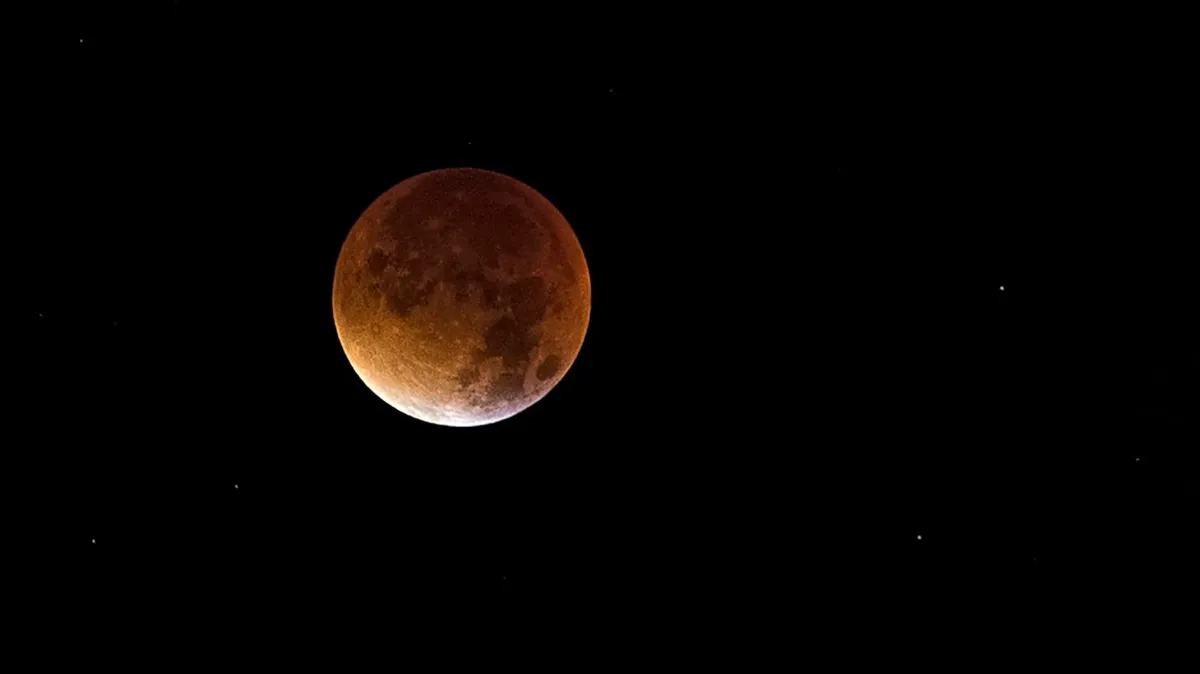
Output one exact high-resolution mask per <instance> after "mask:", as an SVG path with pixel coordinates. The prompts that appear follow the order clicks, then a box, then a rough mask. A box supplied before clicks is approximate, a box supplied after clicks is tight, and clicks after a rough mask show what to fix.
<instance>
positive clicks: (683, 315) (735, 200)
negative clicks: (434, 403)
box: [6, 2, 1200, 658]
mask: <svg viewBox="0 0 1200 674" xmlns="http://www.w3.org/2000/svg"><path fill="white" fill-rule="evenodd" d="M289 12H290V13H289ZM344 14H345V15H343V14H342V13H338V14H336V15H328V16H327V15H325V14H320V13H316V12H313V13H308V14H306V13H304V11H299V10H296V11H293V10H288V12H282V11H274V10H273V11H270V12H268V11H266V10H243V11H242V12H241V13H230V12H227V11H225V10H217V9H210V8H204V7H201V6H199V3H190V2H174V3H159V4H157V5H154V9H152V10H148V9H144V8H143V9H139V10H137V11H134V10H121V11H114V10H112V9H105V8H102V7H98V8H91V9H88V10H86V11H81V12H79V13H78V14H77V15H75V16H74V19H73V22H72V27H71V28H70V29H69V30H67V29H64V30H63V31H62V32H61V33H60V34H59V35H58V36H57V39H56V41H54V42H53V44H42V45H40V46H39V47H38V49H37V51H36V54H37V57H36V58H31V59H30V63H31V65H29V66H28V67H23V68H22V69H21V72H19V73H18V74H17V76H16V79H15V80H14V86H15V87H18V88H19V91H20V92H21V95H20V96H17V97H15V98H14V99H13V100H15V101H18V102H19V103H18V104H16V105H15V106H14V107H15V108H16V109H15V111H14V112H15V115H16V120H17V121H16V122H14V126H13V128H14V129H20V130H21V133H19V134H17V137H15V138H14V139H13V144H14V147H13V148H12V152H11V153H10V157H15V158H16V159H17V161H18V163H19V165H20V166H22V167H23V170H22V171H21V175H20V176H19V177H18V178H17V181H18V186H19V187H20V189H18V190H16V192H17V194H16V195H15V196H14V197H13V198H14V199H15V200H16V202H17V206H18V209H19V212H21V213H24V214H26V215H25V216H24V217H23V218H22V219H21V220H20V221H19V224H10V229H9V231H10V236H11V235H12V234H15V236H16V237H17V241H16V244H15V245H13V246H12V247H11V248H9V249H8V250H9V258H10V260H11V261H13V262H15V263H16V264H15V265H14V264H10V265H9V267H10V268H11V269H14V270H17V273H16V274H15V275H14V278H13V280H12V281H10V285H9V297H10V298H12V301H11V302H10V310H9V314H10V316H11V318H12V319H13V323H12V325H13V327H12V328H11V329H10V330H11V332H12V333H13V334H15V335H16V336H17V337H16V342H15V343H16V346H15V347H13V346H10V359H11V361H12V362H14V363H15V372H16V376H15V377H14V378H11V380H12V381H14V382H15V384H16V386H15V388H14V389H13V390H12V394H13V396H14V399H15V400H16V401H17V402H16V405H17V407H16V410H15V414H14V416H13V422H12V425H13V428H14V430H13V431H12V432H13V433H14V435H11V436H10V442H9V447H10V454H15V455H17V457H18V458H16V459H15V467H14V470H13V471H12V472H10V473H8V474H7V475H6V478H7V482H9V483H11V484H12V485H13V486H14V488H15V493H16V494H18V497H17V500H18V503H19V507H18V508H17V509H16V510H15V511H14V512H15V514H16V518H17V528H18V529H19V531H20V533H21V534H22V535H28V538H29V540H30V541H31V542H30V544H29V545H28V546H24V549H25V550H28V551H29V554H28V555H26V556H25V557H24V558H25V559H28V560H29V561H30V570H29V572H28V576H27V578H28V583H27V585H28V587H30V588H31V589H32V591H33V592H34V593H37V594H41V595H42V596H44V597H45V598H46V599H45V601H42V602H39V604H40V609H39V610H40V613H39V616H40V618H39V619H40V620H45V621H53V620H69V621H70V623H71V625H72V626H73V628H75V629H77V630H78V633H79V634H83V635H87V636H86V638H88V639H92V640H95V641H106V639H105V636H104V635H106V634H107V633H108V631H109V630H119V629H134V628H133V627H131V626H132V625H139V626H140V627H138V628H137V629H145V630H148V632H146V633H147V634H151V633H152V634H154V635H156V636H161V637H163V638H164V639H174V638H175V637H174V636H172V635H175V634H185V633H186V634H191V635H196V634H201V633H203V634H211V635H212V637H211V638H212V639H213V640H214V641H216V642H220V643H226V642H229V643H233V644H241V645H242V646H244V647H246V648H252V649H256V648H257V649H265V648H269V646H267V644H276V643H283V642H282V640H283V639H284V638H285V637H287V638H305V637H307V636H311V635H321V640H322V641H321V643H322V644H326V645H324V646H322V647H321V649H322V652H325V650H328V652H329V653H331V654H332V655H329V657H331V658H337V657H339V656H337V655H336V653H338V652H341V651H340V650H339V649H341V648H344V647H345V645H346V644H349V643H352V642H354V643H360V642H361V643H363V644H367V645H371V644H384V643H390V641H388V640H390V639H394V638H395V637H394V635H395V634H397V633H408V630H409V626H410V625H411V624H413V623H422V624H426V626H428V624H429V622H430V618H429V616H430V610H433V609H429V610H427V609H426V608H425V607H433V606H436V607H438V608H437V610H443V611H449V612H451V613H458V614H467V615H470V616H474V617H482V618H483V619H484V620H485V621H487V622H489V623H491V624H494V625H501V626H504V628H505V629H509V630H512V631H513V633H514V634H518V633H521V632H522V630H525V634H526V635H528V634H530V633H536V634H539V635H543V637H544V638H549V637H551V636H553V638H554V639H555V641H556V643H560V644H561V643H576V640H580V641H579V643H582V642H583V641H586V640H587V639H588V638H590V637H588V636H586V635H591V636H592V637H594V636H595V635H597V634H613V635H616V634H623V636H620V637H616V636H614V637H613V638H616V639H618V640H619V641H622V642H623V643H631V642H637V641H639V640H649V641H654V642H658V641H659V640H662V639H667V638H669V637H668V635H674V636H678V635H684V634H692V633H695V632H694V630H703V629H713V627H712V625H714V624H715V623H716V622H719V621H720V620H721V619H722V618H724V619H727V618H728V617H729V616H730V615H741V614H743V613H748V614H753V615H759V616H765V615H779V616H786V621H784V622H776V621H774V620H772V621H768V622H770V623H771V628H770V629H764V630H762V631H757V633H758V634H759V636H761V637H763V638H767V637H768V636H769V635H770V634H772V633H774V632H775V631H776V630H778V631H781V632H784V633H787V632H789V631H790V632H794V633H795V634H799V635H801V636H798V637H796V638H798V639H811V640H821V641H824V642H825V643H834V644H844V645H847V646H850V645H852V644H854V643H855V642H856V639H858V638H861V635H862V634H864V633H869V634H871V635H873V636H877V637H878V641H877V642H876V643H878V644H880V648H881V649H882V652H885V653H890V652H896V651H897V649H904V648H918V649H919V648H921V647H922V644H928V643H932V642H935V641H939V640H945V639H950V638H954V639H956V640H957V639H958V638H959V637H962V638H967V639H969V638H972V635H973V634H975V632H976V631H977V630H978V631H980V632H992V633H994V632H995V631H996V630H997V629H999V630H1014V633H1019V634H1020V636H1019V637H1014V638H1020V639H1023V640H1034V639H1039V638H1050V637H1049V636H1048V635H1052V634H1053V633H1054V630H1055V629H1056V628H1055V625H1056V621H1057V620H1065V618H1063V616H1065V615H1072V616H1076V615H1085V614H1091V615H1096V614H1097V613H1096V612H1101V613H1103V612H1104V611H1106V610H1114V607H1126V606H1132V605H1135V604H1137V602H1142V601H1146V600H1147V598H1153V597H1163V596H1168V595H1170V594H1171V593H1172V592H1173V591H1174V588H1175V585H1174V583H1175V582H1176V579H1177V578H1178V577H1179V576H1180V575H1181V574H1182V572H1183V570H1184V569H1186V568H1188V567H1189V566H1191V565H1192V564H1193V563H1194V561H1195V558H1194V554H1193V553H1191V552H1190V550H1191V548H1192V547H1193V546H1192V545H1191V544H1190V543H1191V542H1194V533H1191V532H1189V524H1194V522H1192V519H1193V518H1189V517H1188V516H1187V514H1188V513H1190V512H1194V511H1195V494H1196V487H1197V482H1196V479H1195V475H1196V468H1197V462H1196V459H1195V448H1196V446H1197V445H1196V443H1195V439H1196V433H1195V426H1196V424H1195V421H1196V419H1195V412H1196V409H1197V408H1196V402H1197V396H1196V392H1197V383H1198V380H1197V373H1198V371H1200V351H1198V350H1197V344H1200V335H1197V331H1196V327H1195V325H1196V321H1195V320H1194V314H1195V307H1196V304H1197V294H1196V280H1195V276H1196V275H1195V265H1194V255H1193V254H1191V252H1190V251H1189V249H1188V248H1187V247H1186V246H1185V245H1184V242H1185V239H1186V236H1185V234H1186V230H1187V229H1188V228H1189V227H1190V225H1191V222H1192V221H1193V220H1194V218H1191V217H1184V215H1183V213H1185V212H1186V211H1183V210H1181V208H1180V206H1179V204H1178V200H1177V197H1178V195H1180V194H1181V193H1182V190H1183V189H1184V186H1185V182H1184V178H1183V174H1182V173H1181V172H1179V171H1177V170H1176V169H1175V168H1173V165H1172V164H1171V161H1170V156H1171V155H1172V153H1173V152H1174V150H1172V149H1171V148H1172V147H1174V146H1175V145H1174V144H1175V141H1176V136H1175V135H1174V134H1175V131H1174V130H1173V129H1174V128H1175V127H1174V123H1175V122H1178V121H1180V118H1179V117H1178V115H1179V114H1180V113H1179V112H1178V111H1179V109H1180V108H1179V102H1180V101H1181V100H1182V99H1181V98H1180V93H1179V92H1178V91H1177V90H1176V88H1175V87H1173V86H1171V85H1170V82H1171V81H1172V80H1171V78H1170V76H1169V75H1168V74H1165V73H1164V71H1162V70H1161V69H1159V68H1156V67H1153V64H1155V63H1161V62H1163V61H1165V60H1169V59H1170V54H1168V53H1165V52H1164V53H1158V52H1154V53H1150V55H1149V56H1145V60H1144V61H1142V60H1135V59H1127V58H1124V57H1123V56H1120V55H1116V56H1113V57H1111V58H1107V57H1100V56H1097V57H1096V58H1095V59H1091V60H1087V61H1085V62H1081V61H1079V60H1077V59H1074V57H1072V56H1071V54H1072V53H1074V52H1070V51H1069V50H1064V51H1061V52H1060V50H1059V49H1058V48H1057V47H1055V46H1054V44H1053V41H1050V42H1047V43H1045V44H1042V43H1037V42H1036V41H1034V42H1033V43H1031V44H1036V45H1037V46H1036V47H1035V46H1030V47H1029V49H1031V50H1036V53H1037V57H1036V58H1035V57H1033V56H1028V57H1027V58H1026V59H1024V60H1023V59H1017V58H1012V57H1011V55H1010V54H1009V52H1006V51H1004V50H1002V49H998V50H989V49H981V50H980V51H979V53H978V54H975V53H972V54H970V56H969V57H968V56H962V57H961V58H958V57H956V58H944V53H942V52H937V51H936V50H934V53H931V54H925V53H923V52H922V50H919V49H914V50H912V55H911V56H909V55H908V54H909V53H910V52H903V53H904V54H905V58H880V57H878V55H876V54H874V53H873V52H872V53H871V54H870V55H868V54H867V53H866V52H864V51H861V50H855V49H846V48H840V49H838V48H832V47H830V48H827V47H829V46H828V45H824V44H822V46H820V47H817V46H811V45H809V44H808V43H805V45H804V46H796V45H795V43H796V40H786V39H761V40H760V39H750V37H748V36H747V34H745V33H743V32H739V30H738V29H737V28H736V26H733V25H731V26H728V27H726V28H724V29H723V31H724V32H722V33H721V35H723V36H724V37H721V38H720V39H718V38H717V37H714V36H713V35H712V34H710V33H705V32H704V31H701V30H698V29H696V30H694V29H693V28H695V27H690V28H687V27H677V29H676V30H674V31H667V32H662V31H663V30H666V29H665V28H657V27H651V26H650V24H647V25H646V27H645V28H644V30H634V29H630V28H629V24H630V22H629V21H628V20H627V19H622V18H620V17H600V18H592V19H589V20H588V21H582V20H580V21H575V20H572V21H570V22H569V23H570V28H564V29H562V30H561V31H559V32H558V33H559V34H557V35H550V36H547V35H545V34H543V33H539V32H535V31H532V30H531V29H529V30H526V31H524V32H522V31H517V30H512V31H500V30H493V29H491V28H489V27H487V26H486V25H485V26H484V27H482V28H474V29H471V30H468V29H465V28H464V29H463V31H462V32H457V31H453V35H450V34H447V33H446V32H444V29H439V30H429V31H426V30H424V29H423V28H422V26H423V25H424V24H423V23H422V22H423V21H424V20H425V17H424V16H422V17H416V16H415V15H414V16H411V17H402V16H391V15H376V14H374V13H372V12H369V11H363V12H361V13H359V14H353V15H352V14H350V13H349V12H345V13H344ZM507 19H508V20H510V21H511V20H513V17H511V16H510V17H507ZM482 23H483V24H487V23H488V22H487V21H484V22H482ZM585 24H586V26H587V28H586V29H585V28H584V25H585ZM438 25H439V26H441V25H443V24H438ZM655 25H657V24H655ZM689 25H690V24H689ZM618 27H624V28H625V29H626V30H617V28H618ZM655 36H657V37H655ZM664 36H666V37H664ZM967 42H970V40H967ZM448 44H453V45H455V47H454V48H449V47H447V45H448ZM959 46H960V47H961V46H962V45H959ZM1159 48H1160V49H1164V50H1166V49H1169V45H1168V46H1160V47H1159ZM29 53H30V54H34V53H35V52H34V51H33V50H31V51H30V52H29ZM955 53H956V54H957V53H959V52H955ZM1022 53H1033V52H1022ZM33 64H36V65H33ZM1133 102H1136V104H1135V103H1133ZM450 166H475V167H480V168H487V169H491V170H495V171H499V172H502V173H506V174H508V175H511V176H513V177H515V178H517V179H519V180H521V181H523V182H525V183H527V184H529V185H531V186H533V187H534V188H535V189H537V190H538V191H539V192H541V193H542V194H543V195H545V196H546V197H547V198H548V199H549V200H550V201H551V202H553V203H554V204H555V205H556V206H557V207H558V208H559V210H560V211H562V212H563V214H564V215H565V216H566V218H567V220H568V221H569V222H570V223H571V225H572V226H573V227H574V229H575V231H576V233H577V235H578V237H579V239H580V242H581V244H582V246H583V249H584V253H585V255H586V256H587V260H588V264H589V268H590V271H591V275H592V286H593V310H592V317H591V324H590V327H589V331H588V335H587V338H586V340H585V342H584V346H583V349H582V351H581V353H580V355H579V358H578V360H577V361H576V363H575V365H574V366H573V368H572V369H571V370H570V372H569V373H568V374H567V376H566V377H565V378H564V380H563V381H562V382H561V383H560V384H559V385H558V387H557V388H556V389H555V390H554V391H552V392H551V394H550V395H548V396H547V397H546V398H545V399H544V400H542V401H540V402H539V403H537V404H536V405H534V406H533V407H531V408H529V409H528V410H527V411H526V412H523V413H522V414H520V415H518V416H517V417H514V418H512V419H510V420H507V421H504V422H502V423H500V424H495V425H492V426H486V427H480V428H476V429H450V428H441V427H435V426H431V425H428V424H424V423H422V422H418V421H416V420H413V419H409V418H407V417H405V416H403V415H401V414H400V413H398V412H396V411H395V410H393V409H392V408H390V407H388V406H387V405H386V404H384V403H383V402H382V401H380V400H379V399H377V398H375V397H374V396H373V394H371V393H370V392H369V391H368V390H367V389H366V387H365V386H363V385H362V383H361V382H360V381H359V380H358V379H357V377H356V376H355V374H354V373H353V371H352V370H351V369H350V367H349V365H348V362H347V361H346V359H345V357H344V355H343V354H342V351H341V348H340V345H339V343H338V340H337V336H336V333H335V331H334V327H333V322H332V318H331V312H330V291H331V282H332V274H333V265H334V263H335V261H336V258H337V253H338V250H339V247H340V245H341V242H342V239H343V238H344V236H345V234H346V233H347V232H348V230H349V228H350V226H351V225H352V224H353V223H354V221H355V220H356V218H357V217H358V215H359V214H360V213H361V212H362V210H363V209H365V208H366V206H367V205H369V204H370V203H371V202H372V201H373V200H374V199H375V197H377V196H378V195H379V194H380V193H382V192H383V191H384V190H386V189H387V188H389V187H391V186H392V185H394V184H396V183H397V182H399V181H401V180H403V179H405V178H407V177H409V176H411V175H415V174H417V173H420V172H423V171H427V170H432V169H436V168H442V167H450ZM1188 186H1189V187H1190V183H1189V184H1188ZM14 450H15V451H14ZM18 554H21V553H18ZM23 577H26V576H23ZM1139 605H1140V604H1139ZM734 607H739V608H736V609H735V608H734ZM668 616H669V617H668ZM780 620H783V618H781V619H780ZM118 625H120V626H124V627H118ZM985 625H986V626H987V627H986V629H985V627H984V626H985ZM1015 625H1019V626H1020V627H1019V628H1018V627H1014V626H1015ZM581 635H583V636H581ZM855 635H859V636H855ZM275 639H280V640H281V641H279V642H276V641H274V640H275ZM831 640H832V641H831ZM388 648H391V646H388Z"/></svg>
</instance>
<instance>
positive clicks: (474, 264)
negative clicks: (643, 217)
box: [334, 169, 591, 425]
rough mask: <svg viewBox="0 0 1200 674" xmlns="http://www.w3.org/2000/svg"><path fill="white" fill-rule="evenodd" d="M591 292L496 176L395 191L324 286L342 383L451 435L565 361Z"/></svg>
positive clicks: (576, 264) (537, 209)
mask: <svg viewBox="0 0 1200 674" xmlns="http://www.w3.org/2000/svg"><path fill="white" fill-rule="evenodd" d="M590 299H591V298H590V281H589V279H588V274H587V267H586V263H585V262H584V259H583V253H582V250H581V249H580V248H579V243H578V241H577V239H576V238H575V236H574V233H573V232H571V230H570V227H569V225H567V223H566V220H565V219H564V218H563V217H562V215H561V214H559V213H558V211H557V210H555V209H554V207H553V206H551V205H550V203H549V202H547V201H546V200H545V199H544V198H543V197H541V195H539V194H537V193H536V192H534V191H533V190H532V189H531V188H529V187H527V186H525V185H523V184H522V183H519V182H517V181H515V180H513V179H511V178H508V177H506V176H502V175H500V174H496V173H491V172H488V171H481V170H476V169H452V170H445V171H436V172H433V173H428V174H423V175H421V176H417V177H415V178H411V179H409V180H406V181H404V182H403V183H400V184H399V185H397V186H396V187H394V188H392V189H391V190H389V191H388V192H386V193H385V194H384V195H383V196H381V197H380V198H379V199H377V200H376V201H375V203H373V204H372V205H371V206H370V207H369V208H368V209H367V211H366V212H364V213H363V215H362V217H360V218H359V220H358V222H357V223H356V224H355V226H354V228H353V229H352V230H351V232H350V235H349V236H348V237H347V239H346V243H345V244H344V245H343V248H342V252H341V255H340V256H339V258H338V264H337V270H336V272H335V277H334V318H335V323H336V324H337V328H338V334H339V337H340V338H341V339H342V344H343V346H344V347H345V348H346V353H347V356H348V357H349V358H350V360H351V363H352V364H353V365H354V367H355V370H356V371H357V372H358V373H359V375H360V376H362V378H363V379H364V381H366V383H367V384H368V385H369V386H371V388H372V390H374V391H375V392H376V393H377V394H379V395H380V396H381V397H383V398H384V399H385V400H387V401H388V402H390V403H392V404H393V405H394V406H396V407H397V408H399V409H401V410H402V411H404V412H406V413H409V414H411V415H413V416H416V417H418V418H421V419H425V420H427V421H433V422H435V423H448V424H451V425H476V424H478V423H487V422H488V421H495V420H498V419H501V418H504V417H507V416H511V415H512V414H515V413H516V412H518V411H520V410H521V409H524V408H525V407H528V406H529V405H530V404H532V403H533V402H536V401H537V400H538V399H539V398H541V396H543V395H545V393H546V392H547V391H548V390H549V389H550V388H552V387H553V386H554V384H556V383H557V381H558V380H559V379H561V377H562V375H563V374H564V373H565V371H566V370H567V369H568V368H569V366H570V363H571V362H572V361H573V360H574V358H575V356H576V354H577V353H578V350H579V347H580V345H581V344H582V341H583V335H584V332H585V331H586V328H587V321H588V314H589V311H590Z"/></svg>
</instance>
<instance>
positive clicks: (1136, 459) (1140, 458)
mask: <svg viewBox="0 0 1200 674" xmlns="http://www.w3.org/2000/svg"><path fill="white" fill-rule="evenodd" d="M1133 462H1134V463H1141V462H1142V457H1140V456H1139V457H1136V458H1134V460H1133Z"/></svg>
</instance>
